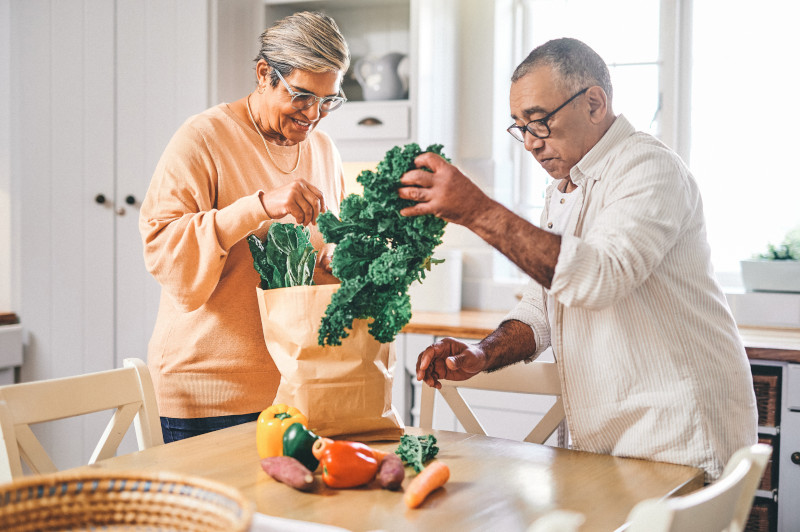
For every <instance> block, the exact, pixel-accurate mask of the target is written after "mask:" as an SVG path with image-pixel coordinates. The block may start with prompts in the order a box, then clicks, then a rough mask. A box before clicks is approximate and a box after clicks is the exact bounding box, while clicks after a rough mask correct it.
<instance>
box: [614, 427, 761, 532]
mask: <svg viewBox="0 0 800 532" xmlns="http://www.w3.org/2000/svg"><path fill="white" fill-rule="evenodd" d="M771 454H772V448H771V447H770V446H769V445H765V444H763V443H761V444H756V445H753V446H751V447H745V448H743V449H740V450H739V451H737V452H736V453H735V454H734V455H733V456H732V457H731V459H730V460H729V461H728V464H727V465H726V466H725V470H724V472H723V474H722V476H721V477H720V478H719V480H717V481H716V482H713V483H712V484H709V485H708V486H706V487H704V488H701V489H699V490H697V491H695V492H693V493H690V494H689V495H685V496H683V497H674V498H671V499H661V500H658V499H648V500H645V501H642V502H640V503H639V504H637V505H636V506H635V507H634V508H633V510H631V513H630V514H629V515H628V522H629V524H630V526H629V528H628V529H627V530H628V532H643V531H647V532H678V531H680V532H722V531H726V532H741V531H742V530H744V527H745V525H746V524H747V517H748V514H749V513H750V508H751V506H752V504H753V498H754V497H755V492H756V488H757V487H758V484H759V482H760V480H761V476H762V475H763V473H764V468H765V467H766V465H767V462H768V461H769V457H770V455H771Z"/></svg>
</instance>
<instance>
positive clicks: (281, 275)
mask: <svg viewBox="0 0 800 532" xmlns="http://www.w3.org/2000/svg"><path fill="white" fill-rule="evenodd" d="M247 243H248V245H249V246H250V253H251V254H252V255H253V265H254V267H255V269H256V271H257V272H258V274H259V275H260V276H261V284H260V286H261V288H262V289H263V290H268V289H270V288H286V287H289V286H302V285H312V284H314V264H316V260H317V252H316V251H315V250H314V246H312V245H311V240H310V237H309V231H308V229H307V228H305V227H303V226H301V225H296V224H291V223H286V224H282V223H273V224H272V225H270V226H269V231H268V232H267V238H266V239H265V240H264V242H262V241H261V240H260V239H259V238H258V237H257V236H255V235H250V236H248V237H247Z"/></svg>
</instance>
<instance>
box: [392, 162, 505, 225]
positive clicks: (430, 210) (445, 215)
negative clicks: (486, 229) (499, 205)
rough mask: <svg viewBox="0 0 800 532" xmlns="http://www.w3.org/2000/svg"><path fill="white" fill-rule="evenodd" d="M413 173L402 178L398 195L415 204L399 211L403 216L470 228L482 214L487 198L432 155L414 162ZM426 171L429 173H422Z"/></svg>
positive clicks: (459, 173) (462, 176)
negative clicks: (430, 216) (425, 216)
mask: <svg viewBox="0 0 800 532" xmlns="http://www.w3.org/2000/svg"><path fill="white" fill-rule="evenodd" d="M414 163H415V164H416V165H417V167H418V168H417V169H416V170H410V171H408V172H406V173H405V174H403V177H401V178H400V183H401V184H402V185H403V186H402V187H401V188H399V189H398V190H397V194H398V195H399V196H400V197H401V198H403V199H408V200H412V201H416V202H417V204H416V205H412V206H411V207H406V208H405V209H403V210H401V211H400V214H402V215H403V216H419V215H421V214H434V215H436V216H438V217H439V218H442V219H443V220H447V221H448V222H453V223H456V224H459V225H463V226H465V227H469V226H470V224H471V223H472V221H473V220H474V219H475V218H477V217H480V216H481V215H482V214H484V212H485V210H486V208H487V204H490V203H492V202H491V200H490V199H489V197H488V196H487V195H486V194H484V193H483V191H481V189H480V188H478V186H477V185H475V183H473V182H472V181H471V180H470V179H469V178H468V177H467V176H465V175H464V174H462V173H461V171H460V170H459V169H458V168H456V167H455V166H453V165H452V164H450V163H448V162H447V161H445V160H444V159H442V158H441V157H440V156H438V155H436V154H435V153H430V152H427V153H423V154H421V155H420V156H418V157H417V158H416V159H414ZM421 168H427V169H428V170H430V172H428V171H426V170H422V169H421Z"/></svg>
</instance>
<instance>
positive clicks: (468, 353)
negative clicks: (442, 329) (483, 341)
mask: <svg viewBox="0 0 800 532" xmlns="http://www.w3.org/2000/svg"><path fill="white" fill-rule="evenodd" d="M486 364H487V362H486V354H485V353H484V352H483V350H482V349H481V348H479V347H478V346H477V345H467V344H465V343H463V342H459V341H458V340H455V339H453V338H443V339H441V340H439V341H438V342H436V343H435V344H433V345H431V346H429V347H427V348H426V349H425V350H424V351H423V352H422V353H420V355H419V358H417V380H418V381H424V382H425V384H427V385H428V386H432V387H434V388H437V389H438V388H441V387H442V384H441V383H440V382H439V380H440V379H446V380H450V381H463V380H467V379H469V378H470V377H472V376H473V375H475V374H476V373H480V372H481V371H483V370H484V369H486Z"/></svg>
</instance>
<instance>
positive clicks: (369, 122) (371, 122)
mask: <svg viewBox="0 0 800 532" xmlns="http://www.w3.org/2000/svg"><path fill="white" fill-rule="evenodd" d="M358 125H359V126H382V125H383V122H381V121H380V119H378V118H375V117H374V116H368V117H366V118H362V119H361V120H359V121H358Z"/></svg>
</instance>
